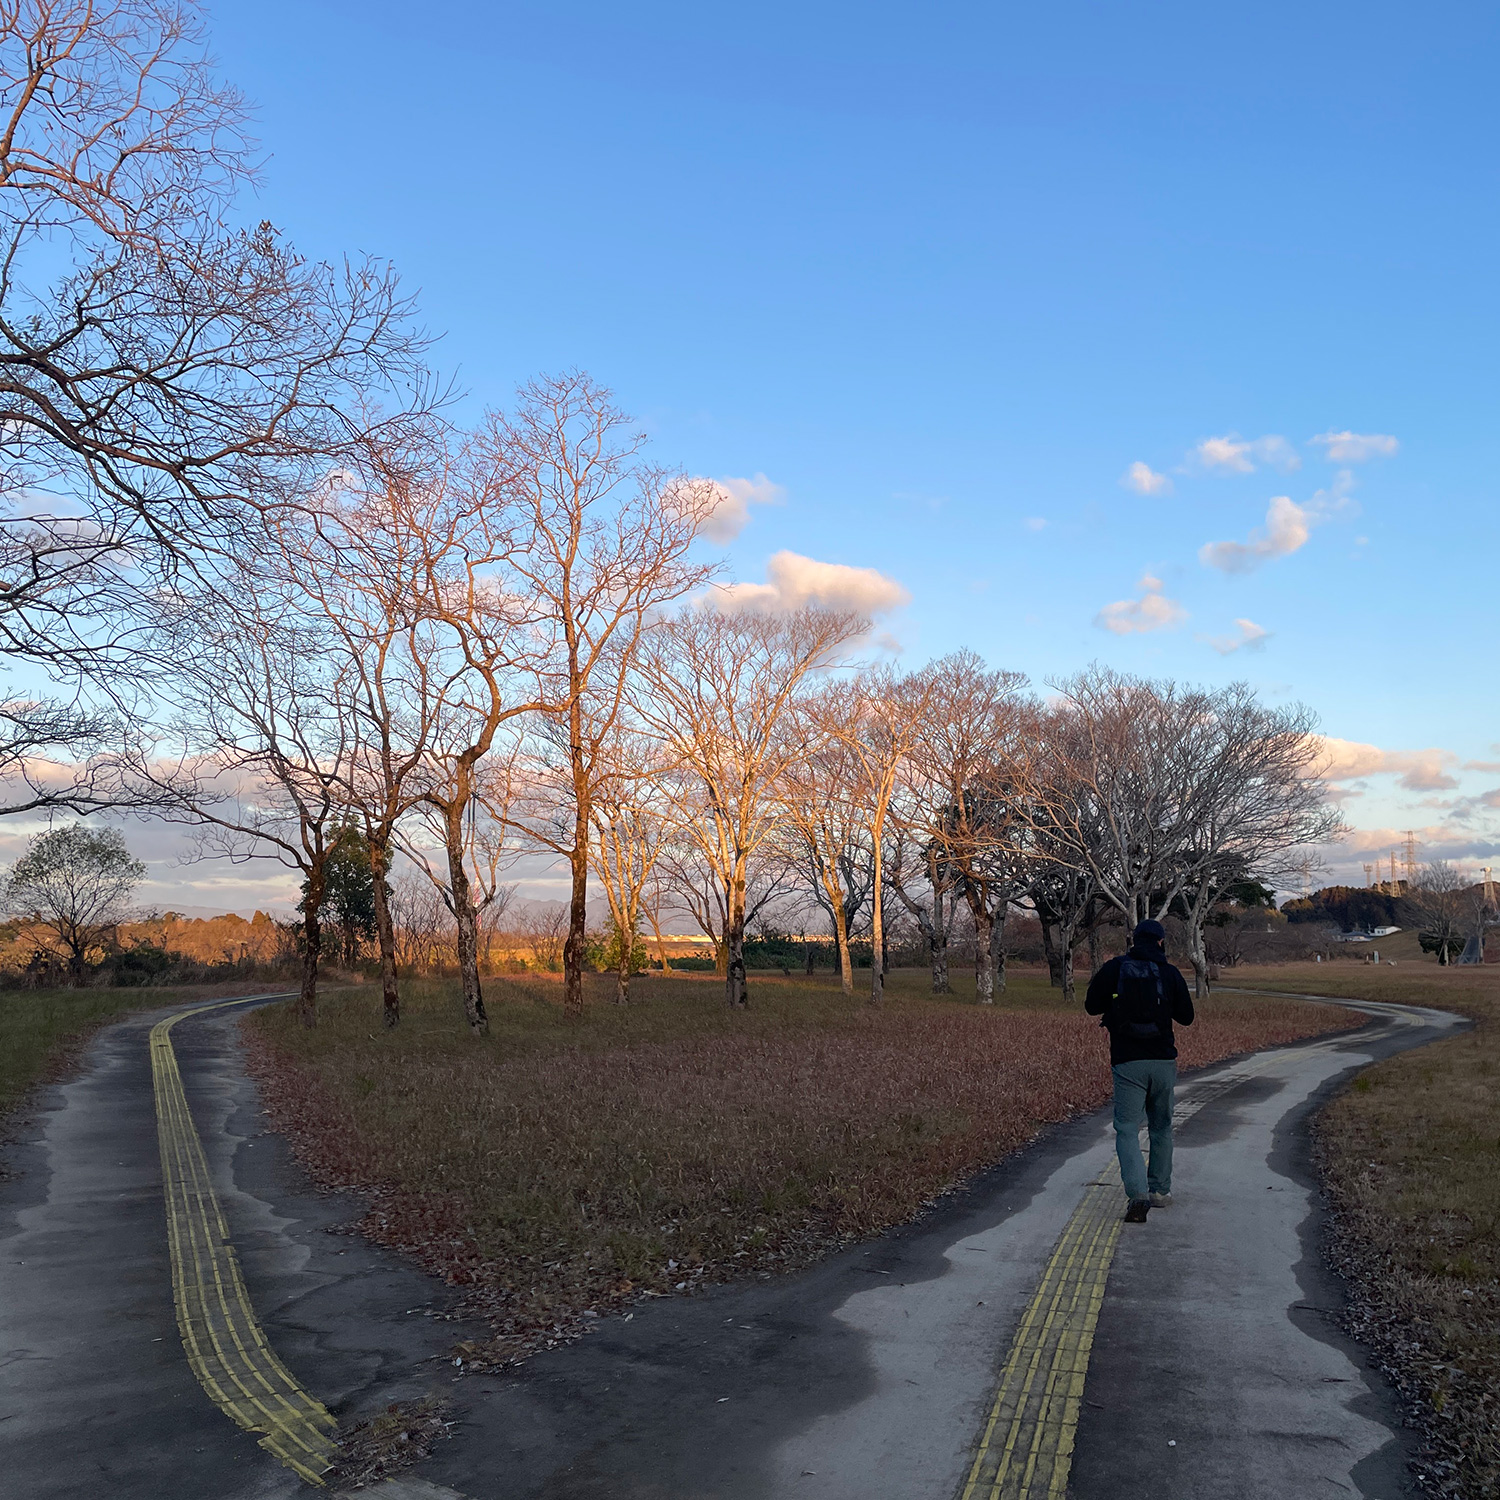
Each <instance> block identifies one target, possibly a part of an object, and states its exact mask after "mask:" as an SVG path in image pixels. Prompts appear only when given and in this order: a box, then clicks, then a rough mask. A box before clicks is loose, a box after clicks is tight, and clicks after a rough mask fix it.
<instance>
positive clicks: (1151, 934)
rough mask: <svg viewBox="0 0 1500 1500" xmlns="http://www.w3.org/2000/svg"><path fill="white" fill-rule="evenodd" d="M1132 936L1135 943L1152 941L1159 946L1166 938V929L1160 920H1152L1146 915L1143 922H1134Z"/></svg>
mask: <svg viewBox="0 0 1500 1500" xmlns="http://www.w3.org/2000/svg"><path fill="white" fill-rule="evenodd" d="M1132 936H1133V939H1134V941H1135V942H1137V943H1154V944H1156V945H1157V946H1158V947H1160V946H1161V945H1162V944H1163V943H1165V942H1166V940H1167V929H1166V928H1165V927H1163V926H1162V925H1161V923H1160V922H1153V921H1152V920H1151V918H1150V917H1147V918H1146V920H1145V921H1144V922H1138V923H1137V924H1136V928H1135V932H1134V933H1133V934H1132Z"/></svg>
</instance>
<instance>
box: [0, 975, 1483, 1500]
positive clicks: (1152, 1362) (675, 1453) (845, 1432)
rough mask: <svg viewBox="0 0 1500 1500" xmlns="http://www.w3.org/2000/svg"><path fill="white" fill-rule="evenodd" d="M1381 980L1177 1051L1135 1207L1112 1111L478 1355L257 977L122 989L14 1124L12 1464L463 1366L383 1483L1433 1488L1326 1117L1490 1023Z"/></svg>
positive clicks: (286, 1459)
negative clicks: (1222, 1042) (852, 1231)
mask: <svg viewBox="0 0 1500 1500" xmlns="http://www.w3.org/2000/svg"><path fill="white" fill-rule="evenodd" d="M1359 1008H1361V1009H1363V1010H1365V1011H1367V1012H1368V1013H1369V1015H1370V1021H1369V1023H1368V1024H1367V1025H1366V1026H1365V1027H1364V1028H1362V1029H1361V1030H1360V1031H1358V1032H1355V1033H1350V1034H1345V1035H1343V1036H1340V1037H1335V1038H1331V1039H1328V1040H1324V1041H1316V1042H1311V1043H1303V1044H1297V1045H1294V1046H1291V1047H1286V1048H1281V1049H1276V1050H1273V1051H1270V1052H1266V1053H1260V1054H1257V1055H1256V1056H1255V1057H1252V1058H1247V1059H1240V1060H1238V1061H1236V1062H1233V1063H1229V1064H1225V1065H1221V1066H1220V1067H1217V1068H1213V1069H1207V1070H1204V1071H1202V1072H1199V1073H1195V1074H1191V1075H1188V1076H1187V1077H1186V1078H1185V1079H1184V1080H1183V1082H1182V1083H1181V1084H1180V1085H1179V1089H1178V1106H1179V1108H1178V1115H1179V1122H1178V1128H1177V1153H1176V1166H1175V1182H1174V1189H1175V1194H1176V1198H1177V1202H1176V1204H1175V1205H1174V1206H1173V1207H1172V1208H1170V1209H1166V1210H1157V1211H1153V1213H1152V1214H1151V1217H1150V1220H1149V1222H1148V1223H1147V1224H1145V1225H1143V1226H1136V1225H1123V1226H1122V1225H1121V1224H1120V1221H1119V1215H1120V1212H1121V1210H1122V1208H1123V1195H1122V1194H1121V1191H1120V1188H1119V1183H1118V1176H1117V1175H1116V1174H1115V1169H1114V1166H1113V1150H1112V1136H1111V1132H1110V1127H1109V1121H1108V1117H1107V1114H1106V1113H1105V1112H1102V1111H1101V1112H1100V1113H1099V1114H1096V1115H1093V1116H1090V1117H1089V1118H1087V1119H1083V1120H1078V1121H1074V1122H1072V1123H1070V1124H1068V1125H1065V1126H1062V1127H1059V1128H1057V1129H1054V1130H1050V1131H1048V1132H1046V1133H1045V1134H1044V1135H1043V1136H1042V1137H1041V1138H1040V1139H1039V1140H1038V1141H1037V1142H1036V1143H1034V1144H1033V1145H1032V1146H1031V1147H1029V1148H1028V1149H1027V1150H1025V1151H1023V1152H1021V1153H1020V1154H1019V1155H1017V1156H1015V1157H1013V1158H1011V1159H1010V1160H1008V1161H1006V1162H1005V1163H1003V1164H1001V1165H1000V1166H998V1167H996V1168H994V1169H992V1170H991V1171H989V1172H987V1173H985V1174H983V1175H982V1176H981V1177H980V1178H978V1179H977V1180H975V1181H974V1182H973V1183H971V1184H970V1185H969V1186H968V1187H966V1188H965V1189H964V1190H962V1191H961V1192H958V1193H955V1194H952V1195H950V1196H949V1197H947V1198H945V1199H944V1200H943V1201H942V1203H941V1205H940V1206H939V1207H938V1208H936V1209H935V1210H933V1211H932V1212H931V1213H929V1214H928V1215H927V1216H926V1217H925V1218H924V1219H923V1220H922V1221H921V1222H920V1223H918V1224H915V1225H911V1226H908V1227H906V1228H903V1229H900V1230H897V1231H895V1232H893V1233H891V1234H889V1235H886V1236H884V1237H882V1238H881V1239H880V1240H877V1241H875V1242H872V1243H870V1244H867V1245H864V1246H862V1247H859V1248H857V1249H854V1250H851V1251H848V1252H846V1253H844V1254H841V1255H839V1256H836V1257H833V1258H831V1259H830V1260H828V1261H825V1262H824V1263H822V1264H821V1265H819V1266H817V1267H814V1268H813V1269H811V1270H809V1271H806V1272H803V1273H800V1274H798V1275H795V1276H789V1277H785V1278H781V1279H778V1280H774V1281H764V1282H757V1283H754V1284H749V1285H744V1286H739V1287H733V1288H718V1289H714V1290H710V1291H708V1292H706V1293H702V1294H699V1295H696V1296H693V1297H684V1298H676V1299H665V1300H659V1301H650V1302H646V1303H644V1304H641V1305H638V1306H637V1307H636V1309H635V1310H634V1314H633V1316H632V1317H631V1318H630V1319H629V1320H628V1321H627V1320H625V1319H623V1318H611V1319H606V1320H601V1322H600V1324H599V1326H598V1330H597V1332H595V1333H594V1334H592V1335H591V1336H590V1337H587V1338H585V1339H583V1340H582V1341H580V1342H578V1343H575V1344H573V1345H571V1346H569V1347H567V1348H563V1349H558V1350H554V1351H551V1352H549V1353H546V1354H542V1355H538V1356H535V1357H534V1358H532V1359H531V1360H529V1361H527V1362H526V1363H525V1364H524V1365H523V1366H521V1367H520V1369H518V1370H517V1371H515V1372H513V1373H511V1374H508V1375H505V1376H465V1377H463V1378H456V1376H455V1374H454V1371H453V1367H452V1364H451V1361H450V1360H449V1359H448V1357H447V1351H448V1350H449V1349H450V1348H451V1347H452V1345H453V1344H454V1343H455V1342H456V1341H457V1340H459V1339H461V1338H464V1337H467V1336H471V1335H473V1334H474V1333H476V1332H477V1330H475V1329H472V1328H469V1327H466V1326H465V1325H463V1324H462V1323H461V1322H459V1321H457V1320H455V1319H454V1318H453V1316H452V1313H451V1302H452V1299H451V1296H450V1294H449V1293H448V1291H447V1290H446V1288H444V1287H442V1286H441V1285H440V1284H438V1283H436V1282H435V1281H433V1280H431V1279H430V1278H428V1277H426V1276H425V1275H423V1274H422V1273H420V1272H418V1271H416V1270H413V1269H412V1268H410V1267H409V1266H406V1265H404V1264H403V1263H401V1262H400V1261H398V1260H397V1259H396V1258H395V1257H393V1256H391V1255H389V1254H387V1253H385V1252H383V1251H380V1250H378V1249H377V1248H375V1247H373V1246H371V1245H369V1244H368V1243H366V1242H365V1241H364V1240H363V1239H361V1238H360V1237H358V1236H356V1235H350V1234H345V1233H339V1232H337V1231H338V1230H339V1228H340V1226H342V1225H345V1224H347V1223H348V1221H350V1220H351V1219H352V1218H354V1217H356V1216H357V1214H358V1211H359V1207H358V1204H357V1203H356V1202H354V1201H353V1200H352V1199H347V1198H340V1197H338V1196H330V1195H325V1194H319V1193H317V1192H315V1191H313V1190H311V1189H310V1188H309V1186H308V1184H307V1183H306V1180H305V1179H304V1178H303V1176H302V1175H301V1173H300V1172H299V1170H298V1169H297V1167H296V1165H295V1163H294V1162H293V1161H292V1160H291V1158H290V1156H289V1153H288V1151H287V1149H286V1146H285V1144H284V1143H283V1142H282V1141H281V1140H280V1139H279V1138H278V1137H276V1136H273V1135H269V1134H267V1133H265V1125H264V1120H263V1117H262V1116H261V1114H260V1111H259V1106H258V1104H257V1101H256V1097H255V1093H254V1090H253V1088H252V1086H251V1085H250V1084H249V1082H248V1080H247V1079H246V1077H245V1075H244V1072H243V1069H242V1067H241V1063H240V1055H239V1043H238V1033H237V1030H236V1026H235V1008H234V1007H229V1008H227V1009H224V1008H221V1009H218V1010H214V1011H208V1012H205V1013H204V1014H202V1015H193V1014H191V1013H181V1012H169V1011H161V1012H156V1013H155V1014H152V1015H148V1016H142V1017H139V1018H134V1019H131V1020H129V1021H125V1022H122V1023H120V1024H118V1025H115V1026H112V1027H110V1028H108V1029H107V1030H105V1031H103V1032H101V1033H100V1035H99V1036H98V1037H97V1038H96V1039H95V1041H94V1042H93V1044H92V1045H91V1046H90V1048H89V1050H88V1052H87V1054H86V1057H85V1063H84V1067H83V1069H82V1071H81V1073H80V1075H79V1076H78V1077H77V1078H76V1079H75V1080H74V1081H72V1082H69V1083H66V1084H63V1085H60V1086H57V1087H54V1088H51V1089H48V1090H47V1091H46V1092H45V1094H44V1096H43V1097H42V1100H41V1104H40V1107H39V1109H38V1110H36V1111H35V1112H34V1113H33V1115H32V1117H31V1118H30V1120H29V1121H28V1122H27V1123H25V1124H24V1125H23V1127H22V1129H21V1132H20V1134H19V1137H18V1138H17V1139H16V1140H14V1141H12V1142H11V1143H10V1144H9V1145H8V1146H7V1147H6V1148H5V1165H6V1168H7V1170H8V1175H7V1176H6V1178H5V1179H4V1180H3V1181H0V1461H3V1468H0V1474H3V1481H0V1483H3V1488H4V1492H5V1493H6V1494H7V1495H8V1496H16V1497H17V1500H22V1497H24V1500H44V1497H45V1500H53V1497H57V1500H61V1497H70V1500H71V1497H79V1496H95V1495H99V1496H108V1497H112V1500H135V1497H141V1500H145V1497H150V1500H160V1497H163V1496H170V1497H174V1500H197V1497H203V1500H209V1497H212V1500H241V1497H245V1500H248V1497H252V1496H254V1497H273V1496H292V1495H298V1494H311V1493H314V1492H315V1489H314V1486H313V1485H312V1484H310V1483H309V1482H308V1481H307V1480H306V1479H304V1478H303V1477H301V1476H302V1474H304V1473H310V1472H314V1471H316V1469H318V1468H319V1467H320V1461H319V1459H318V1454H319V1453H322V1452H323V1451H324V1447H320V1444H321V1445H324V1446H326V1443H327V1437H326V1433H327V1431H328V1430H330V1429H331V1427H332V1424H333V1422H335V1421H337V1422H346V1421H349V1420H351V1419H353V1418H355V1417H359V1416H363V1415H368V1414H370V1413H372V1412H375V1411H378V1410H381V1409H383V1407H384V1406H385V1404H386V1403H388V1402H390V1401H395V1400H402V1399H408V1398H411V1397H414V1396H417V1395H421V1394H425V1393H437V1394H440V1395H442V1396H443V1397H445V1398H446V1399H448V1400H450V1401H451V1402H452V1403H453V1410H452V1416H453V1417H454V1418H455V1419H456V1422H457V1425H456V1426H455V1427H454V1429H453V1432H454V1436H453V1437H452V1438H451V1439H450V1440H449V1441H446V1442H444V1443H442V1444H440V1445H439V1447H438V1448H437V1450H436V1451H435V1452H434V1453H433V1454H432V1456H431V1457H430V1458H429V1459H428V1460H426V1461H425V1462H424V1463H422V1464H421V1465H419V1466H418V1467H417V1468H416V1469H415V1470H414V1471H413V1472H412V1473H411V1474H409V1475H407V1476H405V1477H403V1478H402V1479H400V1480H393V1481H387V1482H386V1483H385V1484H383V1485H378V1486H375V1487H373V1488H371V1489H370V1490H368V1491H366V1492H364V1493H368V1494H371V1495H377V1494H378V1495H381V1496H383V1497H384V1500H442V1497H451V1496H454V1495H458V1496H463V1497H468V1500H606V1497H608V1500H752V1497H753V1500H771V1497H775V1500H780V1497H797V1500H855V1497H859V1500H1010V1497H1015V1500H1023V1497H1025V1500H1039V1497H1042V1496H1048V1497H1052V1500H1062V1497H1063V1496H1064V1495H1069V1496H1073V1497H1075V1500H1135V1497H1137V1496H1139V1497H1142V1500H1144V1497H1146V1496H1148V1495H1149V1496H1151V1497H1154V1500H1155V1497H1182V1500H1188V1497H1191V1500H1213V1497H1220V1496H1222V1497H1225V1500H1260V1497H1265V1500H1301V1497H1305V1496H1307V1497H1311V1496H1323V1495H1328V1496H1336V1495H1350V1496H1370V1497H1397V1496H1403V1495H1407V1494H1410V1493H1412V1491H1411V1489H1410V1487H1409V1482H1408V1480H1407V1478H1406V1449H1405V1443H1406V1441H1407V1439H1406V1437H1405V1436H1404V1434H1403V1432H1402V1429H1401V1426H1400V1423H1399V1419H1398V1416H1397V1413H1396V1410H1395V1406H1394V1403H1393V1400H1392V1396H1391V1393H1390V1391H1389V1389H1388V1388H1387V1386H1386V1385H1385V1383H1384V1381H1383V1380H1382V1379H1381V1377H1380V1376H1379V1375H1378V1374H1377V1373H1376V1372H1374V1371H1372V1370H1371V1369H1370V1367H1369V1366H1368V1365H1367V1363H1366V1362H1365V1360H1364V1357H1363V1355H1362V1353H1361V1352H1360V1350H1359V1349H1358V1348H1357V1347H1356V1346H1354V1345H1353V1344H1351V1343H1350V1342H1349V1341H1348V1340H1347V1339H1345V1338H1344V1337H1343V1335H1342V1334H1341V1333H1340V1332H1339V1331H1338V1326H1337V1316H1338V1312H1339V1309H1340V1305H1341V1296H1342V1293H1341V1288H1340V1284H1339V1283H1338V1282H1337V1281H1336V1279H1335V1278H1333V1277H1332V1276H1331V1275H1330V1274H1329V1273H1328V1272H1327V1271H1326V1270H1325V1269H1324V1268H1323V1265H1322V1262H1321V1259H1320V1256H1319V1251H1318V1242H1319V1236H1320V1233H1321V1230H1322V1217H1321V1212H1320V1209H1319V1206H1318V1199H1317V1193H1316V1189H1315V1185H1314V1182H1313V1179H1312V1176H1311V1173H1310V1170H1309V1166H1308V1149H1307V1138H1306V1125H1307V1121H1308V1118H1309V1116H1310V1115H1311V1114H1312V1113H1313V1112H1314V1111H1315V1110H1316V1108H1317V1107H1318V1105H1319V1104H1320V1103H1321V1102H1322V1101H1323V1100H1324V1099H1326V1098H1327V1097H1328V1096H1329V1095H1330V1094H1332V1093H1333V1092H1335V1091H1336V1090H1337V1089H1338V1088H1339V1087H1340V1086H1341V1085H1342V1084H1343V1083H1344V1082H1346V1081H1347V1079H1348V1077H1349V1076H1350V1074H1351V1073H1353V1072H1354V1071H1355V1070H1357V1069H1358V1068H1361V1067H1363V1066H1365V1065H1366V1064H1367V1063H1369V1062H1371V1061H1373V1060H1375V1059H1378V1058H1380V1057H1384V1056H1388V1055H1389V1054H1391V1053H1392V1052H1395V1051H1399V1050H1402V1049H1404V1048H1407V1047H1412V1046H1419V1045H1422V1044H1423V1043H1426V1042H1429V1041H1432V1040H1435V1039H1437V1038H1438V1037H1441V1036H1444V1035H1447V1034H1451V1032H1452V1031H1453V1029H1454V1028H1455V1027H1457V1026H1460V1025H1462V1024H1464V1023H1462V1022H1461V1021H1459V1020H1458V1019H1457V1018H1456V1017H1452V1016H1448V1015H1445V1014H1443V1013H1441V1012H1436V1011H1429V1010H1421V1009H1417V1008H1411V1007H1400V1006H1384V1005H1374V1004H1369V1005H1366V1004H1364V1003H1361V1004H1360V1007H1359ZM174 1015H175V1016H177V1017H178V1019H176V1020H174V1021H173V1023H172V1027H171V1030H170V1032H168V1031H166V1030H165V1029H164V1028H163V1027H162V1026H161V1025H160V1024H159V1023H161V1022H163V1021H164V1020H166V1019H169V1018H171V1017H173V1016H174ZM153 1028H156V1031H155V1045H154V1046H153V1043H152V1034H153ZM164 1041H165V1042H166V1043H167V1046H166V1048H165V1049H164V1048H163V1045H162V1044H163V1042H164ZM153 1052H154V1054H155V1058H154V1064H153ZM174 1101H175V1102H174ZM330 1231H333V1232H330Z"/></svg>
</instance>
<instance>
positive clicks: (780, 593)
mask: <svg viewBox="0 0 1500 1500" xmlns="http://www.w3.org/2000/svg"><path fill="white" fill-rule="evenodd" d="M710 597H711V598H712V599H713V601H714V603H715V604H716V605H717V606H718V608H720V609H724V610H739V609H751V610H761V611H765V612H767V613H771V612H775V611H780V610H793V609H801V608H803V607H804V606H805V605H809V604H813V605H820V606H822V607H823V608H825V609H849V610H854V611H856V612H857V613H859V614H862V615H871V616H874V615H883V614H887V613H889V612H890V611H891V610H893V609H900V608H901V606H902V605H904V604H910V603H911V595H910V594H909V593H908V592H907V591H906V590H905V589H904V588H903V587H902V586H901V585H900V584H899V583H897V582H896V580H895V579H894V578H887V577H886V576H885V574H884V573H879V572H877V571H876V570H875V569H874V568H851V567H849V566H847V565H846V564H844V563H826V562H817V561H816V560H815V559H813V558H811V557H803V556H801V555H800V554H799V553H796V552H778V553H776V555H775V556H774V557H772V558H771V560H770V561H769V562H768V563H767V564H766V581H765V582H764V583H730V584H721V585H717V586H716V587H715V588H713V589H712V590H711V593H710Z"/></svg>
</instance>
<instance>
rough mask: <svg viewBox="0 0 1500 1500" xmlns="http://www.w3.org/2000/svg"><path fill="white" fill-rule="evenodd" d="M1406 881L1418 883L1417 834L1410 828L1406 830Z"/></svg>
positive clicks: (1408, 883)
mask: <svg viewBox="0 0 1500 1500" xmlns="http://www.w3.org/2000/svg"><path fill="white" fill-rule="evenodd" d="M1405 863H1406V883H1407V885H1408V886H1414V885H1416V883H1417V836H1416V834H1415V833H1413V832H1412V830H1411V829H1410V828H1408V829H1407V830H1406V861H1405Z"/></svg>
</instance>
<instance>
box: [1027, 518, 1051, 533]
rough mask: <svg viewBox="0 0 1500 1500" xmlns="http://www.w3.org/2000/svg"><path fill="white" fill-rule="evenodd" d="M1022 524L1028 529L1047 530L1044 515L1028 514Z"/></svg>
mask: <svg viewBox="0 0 1500 1500" xmlns="http://www.w3.org/2000/svg"><path fill="white" fill-rule="evenodd" d="M1021 524H1022V525H1023V526H1024V527H1025V528H1026V529H1027V531H1045V530H1046V529H1047V522H1046V519H1045V518H1044V517H1042V516H1027V517H1026V519H1025V520H1024V521H1022V522H1021Z"/></svg>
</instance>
